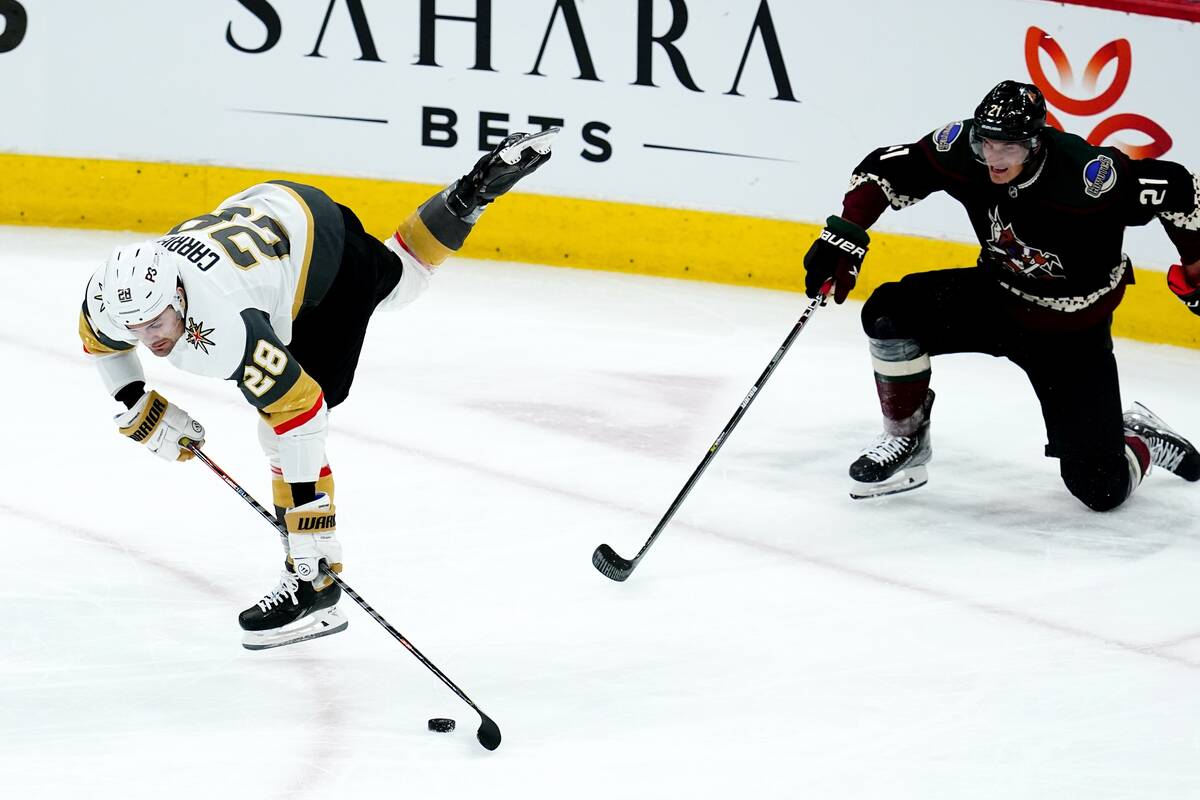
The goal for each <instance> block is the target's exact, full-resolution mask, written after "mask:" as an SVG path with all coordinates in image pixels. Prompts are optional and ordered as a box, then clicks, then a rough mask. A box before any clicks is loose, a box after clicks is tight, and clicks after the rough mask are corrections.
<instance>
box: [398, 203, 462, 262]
mask: <svg viewBox="0 0 1200 800" xmlns="http://www.w3.org/2000/svg"><path fill="white" fill-rule="evenodd" d="M396 233H397V234H398V235H399V236H400V240H401V241H402V242H403V243H404V246H405V247H406V248H407V249H408V251H409V252H410V253H412V254H413V255H414V256H416V257H417V258H418V259H420V260H421V262H422V263H424V264H428V265H429V266H431V267H436V266H437V265H438V264H441V263H442V262H443V261H445V260H446V257H447V256H449V255H451V254H452V253H453V252H454V251H453V250H451V249H450V248H449V247H447V246H446V245H444V244H442V243H441V242H439V241H438V239H437V237H436V236H434V235H433V233H432V232H430V230H429V228H428V227H427V226H426V225H425V221H424V220H422V219H421V214H420V212H419V211H414V212H413V213H411V214H409V215H408V219H406V220H404V221H403V222H401V223H400V226H399V227H398V228H396Z"/></svg>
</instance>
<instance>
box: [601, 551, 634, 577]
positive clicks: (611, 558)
mask: <svg viewBox="0 0 1200 800" xmlns="http://www.w3.org/2000/svg"><path fill="white" fill-rule="evenodd" d="M592 566H593V567H595V568H596V569H598V570H600V574H601V575H603V576H604V577H606V578H609V579H611V580H614V581H617V582H621V581H624V580H625V579H626V578H628V577H629V576H630V575H632V574H633V568H634V567H635V566H636V564H635V563H634V562H633V561H630V560H629V559H627V558H622V557H621V556H619V555H617V551H616V550H613V549H612V548H611V547H609V546H608V545H606V544H602V545H600V546H599V547H597V548H596V552H594V553H592Z"/></svg>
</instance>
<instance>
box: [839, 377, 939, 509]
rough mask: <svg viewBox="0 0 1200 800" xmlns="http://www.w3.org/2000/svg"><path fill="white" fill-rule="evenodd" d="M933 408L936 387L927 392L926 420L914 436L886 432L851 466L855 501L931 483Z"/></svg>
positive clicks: (924, 416)
mask: <svg viewBox="0 0 1200 800" xmlns="http://www.w3.org/2000/svg"><path fill="white" fill-rule="evenodd" d="M932 408H933V390H932V389H930V390H929V391H928V393H926V395H925V402H924V403H923V404H922V405H921V410H920V411H919V412H918V413H919V414H920V415H921V417H922V419H921V422H920V424H919V425H918V426H917V429H916V430H915V431H914V432H913V433H912V435H910V436H893V435H891V434H888V433H884V434H883V435H882V436H880V437H879V441H877V442H876V443H875V444H874V445H872V446H871V447H869V448H867V449H866V450H864V451H863V453H862V455H860V456H859V457H858V459H857V460H856V461H855V462H854V463H853V464H851V465H850V479H851V487H850V496H851V497H853V498H854V499H855V500H861V499H863V498H867V497H881V496H883V495H886V494H898V493H900V492H907V491H909V490H911V489H916V488H918V487H920V486H924V485H925V484H926V483H928V482H929V471H928V470H927V469H925V465H926V464H928V463H929V462H930V460H931V459H932V458H933V439H932V438H931V436H930V433H929V412H930V411H931V410H932Z"/></svg>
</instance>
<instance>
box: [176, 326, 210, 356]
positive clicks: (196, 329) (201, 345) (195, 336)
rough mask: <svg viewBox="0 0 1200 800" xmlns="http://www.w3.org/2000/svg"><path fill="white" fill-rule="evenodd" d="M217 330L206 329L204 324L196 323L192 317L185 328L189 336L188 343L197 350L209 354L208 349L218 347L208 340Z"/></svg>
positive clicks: (184, 330)
mask: <svg viewBox="0 0 1200 800" xmlns="http://www.w3.org/2000/svg"><path fill="white" fill-rule="evenodd" d="M214 330H216V329H215V328H206V327H204V323H203V322H196V321H195V320H194V319H192V318H191V317H188V320H187V325H185V326H184V328H183V332H184V333H185V334H186V335H187V343H188V344H190V345H191V346H192V347H194V348H196V349H197V350H200V351H203V352H204V353H205V354H207V353H208V348H210V347H216V342H214V341H213V340H212V339H210V338H208V335H209V334H210V333H212V332H213V331H214Z"/></svg>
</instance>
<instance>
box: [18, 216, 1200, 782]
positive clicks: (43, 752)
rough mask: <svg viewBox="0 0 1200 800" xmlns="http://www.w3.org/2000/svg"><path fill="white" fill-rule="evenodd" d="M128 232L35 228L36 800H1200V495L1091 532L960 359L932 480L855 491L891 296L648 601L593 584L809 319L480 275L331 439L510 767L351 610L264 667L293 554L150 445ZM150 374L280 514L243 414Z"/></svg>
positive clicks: (1168, 353) (21, 491) (24, 464)
mask: <svg viewBox="0 0 1200 800" xmlns="http://www.w3.org/2000/svg"><path fill="white" fill-rule="evenodd" d="M130 238H131V237H130V236H129V235H123V234H113V233H90V232H72V231H52V230H43V229H16V228H6V229H0V263H2V267H0V268H2V269H3V272H4V276H5V281H4V290H3V292H0V312H2V316H0V318H2V319H3V320H4V322H5V325H4V328H3V330H0V357H2V362H0V363H2V364H3V366H4V371H5V376H6V377H5V381H4V383H5V387H6V389H5V391H4V392H3V393H2V399H0V403H2V404H3V412H4V419H6V420H7V422H8V424H7V436H6V437H5V439H4V443H5V449H6V452H5V453H4V459H3V460H4V464H5V467H4V479H3V481H2V482H0V524H2V526H3V531H4V538H3V541H4V542H5V543H6V548H5V551H4V558H3V559H2V560H0V602H2V603H3V608H4V609H5V620H6V631H5V632H4V634H2V635H0V719H2V721H3V724H2V725H0V777H2V779H3V786H4V789H3V793H4V794H5V795H6V796H10V797H26V796H33V797H37V798H41V799H46V798H59V797H64V798H65V797H89V798H90V797H99V798H162V797H171V798H211V797H214V796H226V797H256V798H301V797H314V798H316V797H320V798H339V797H355V798H367V797H414V798H424V797H488V798H531V797H533V798H541V797H546V798H604V799H605V800H611V798H614V797H630V798H643V797H645V798H649V797H655V798H663V797H687V798H738V797H769V798H837V800H845V798H922V799H923V800H927V799H929V798H955V799H956V800H957V799H959V798H1004V799H1005V800H1011V798H1056V799H1059V798H1086V799H1087V800H1101V799H1102V798H1138V799H1139V800H1145V799H1146V798H1155V799H1156V800H1163V799H1165V798H1194V797H1198V796H1200V733H1198V728H1197V720H1200V581H1198V580H1197V576H1198V575H1200V542H1198V537H1197V533H1198V531H1197V522H1196V520H1197V513H1196V512H1197V509H1198V508H1200V486H1197V485H1195V484H1187V483H1185V482H1183V481H1181V480H1179V479H1177V478H1174V477H1173V476H1171V475H1169V474H1165V473H1163V472H1161V471H1158V472H1156V473H1155V474H1153V475H1151V476H1150V477H1149V478H1148V479H1147V481H1146V482H1145V483H1144V484H1143V486H1142V487H1141V489H1140V490H1139V491H1138V493H1137V494H1136V495H1135V496H1134V498H1133V499H1132V500H1131V501H1130V502H1129V503H1127V504H1126V505H1125V506H1123V507H1122V508H1121V509H1119V510H1117V511H1115V512H1112V513H1109V514H1095V513H1092V512H1089V511H1087V510H1086V509H1085V508H1084V507H1083V506H1082V505H1081V504H1079V503H1078V502H1077V501H1076V500H1074V499H1073V498H1072V497H1070V496H1069V495H1068V494H1067V492H1066V491H1065V489H1063V487H1062V486H1061V483H1060V482H1059V479H1058V476H1057V462H1054V461H1050V460H1048V459H1045V458H1043V457H1042V456H1041V447H1042V444H1043V441H1044V434H1043V431H1042V427H1041V419H1040V415H1039V412H1038V408H1037V404H1036V401H1035V399H1034V397H1033V394H1032V392H1031V391H1030V390H1029V389H1028V387H1027V386H1026V384H1025V382H1024V378H1023V376H1022V375H1021V373H1020V372H1019V371H1018V370H1017V369H1016V368H1015V367H1013V366H1011V365H1010V364H1008V363H1007V362H1003V361H999V360H995V359H991V358H988V357H985V356H950V357H942V358H939V359H937V360H935V362H934V385H935V387H936V388H937V390H938V406H937V409H936V413H935V416H934V444H935V450H936V456H935V460H934V462H933V464H932V465H931V468H930V473H931V479H930V483H929V485H928V486H926V487H925V488H923V489H920V490H918V491H916V492H912V493H909V494H905V495H900V496H896V497H893V498H887V499H881V500H875V501H859V502H854V501H851V500H850V499H849V498H848V496H847V492H846V489H847V487H846V482H845V481H846V479H845V470H846V466H847V464H848V463H849V461H850V460H852V458H853V457H854V456H855V455H856V453H857V451H858V450H859V449H860V448H861V447H862V446H864V445H866V444H868V443H870V441H871V440H872V438H873V437H874V436H875V434H876V433H877V431H878V427H879V424H878V419H877V415H878V411H877V406H876V401H875V397H874V389H873V386H872V381H871V370H870V365H869V360H868V357H867V354H866V348H865V346H864V341H863V337H862V334H861V332H860V330H859V328H858V321H857V310H858V307H857V306H855V305H854V304H850V305H848V306H845V307H833V306H831V307H829V308H827V309H822V310H821V311H819V312H818V313H817V315H816V316H815V317H814V318H813V320H812V322H811V323H810V324H809V326H808V328H807V329H806V330H805V331H804V332H803V333H802V334H801V337H800V338H799V339H798V340H797V342H796V344H795V346H794V347H793V349H792V351H791V353H790V354H789V355H788V356H787V357H786V358H785V359H784V361H783V363H782V364H781V365H780V367H779V369H778V370H777V372H776V373H775V375H774V377H773V378H772V380H771V382H770V384H768V386H767V388H766V389H765V391H764V392H762V393H761V394H760V395H759V397H758V398H757V400H756V401H755V404H754V406H753V407H752V408H751V409H750V411H749V413H748V414H747V415H746V417H745V418H744V419H743V421H742V423H741V425H740V426H739V427H738V429H737V430H736V431H735V433H734V434H733V436H732V437H731V438H730V440H729V441H728V443H727V444H726V445H725V447H724V449H723V450H722V452H721V453H720V455H719V456H718V457H717V459H716V460H715V461H714V463H713V466H712V467H711V469H710V470H709V471H708V473H707V474H706V475H705V476H704V477H703V478H702V479H701V481H700V483H699V484H698V486H697V488H696V490H695V491H694V492H693V493H692V495H691V497H690V498H689V499H688V500H687V502H686V503H685V504H684V506H683V508H682V510H681V511H680V513H679V515H678V517H677V519H676V521H675V522H674V523H672V525H671V526H670V527H669V528H668V529H667V530H666V532H665V533H664V534H663V536H662V538H661V539H660V540H659V541H658V543H657V544H656V545H655V547H654V549H653V550H652V551H651V552H650V554H649V555H648V556H647V558H646V560H645V561H644V562H643V564H642V565H641V566H640V567H639V569H638V571H637V572H636V573H635V575H634V576H633V577H632V578H631V579H630V581H629V582H628V583H626V584H616V583H612V582H610V581H608V580H606V579H605V578H603V577H602V576H600V575H599V573H597V572H596V571H595V570H594V569H593V568H592V566H591V564H590V556H591V553H592V550H593V549H594V548H595V546H596V545H597V544H599V543H600V542H608V543H610V544H612V545H613V546H614V547H615V548H616V549H617V551H618V552H620V553H622V554H623V555H626V556H630V555H632V554H633V553H635V552H636V551H637V549H638V547H640V545H641V544H642V542H643V541H644V540H645V538H646V536H647V535H648V534H649V533H650V531H651V529H652V528H653V526H654V524H655V523H656V522H657V521H658V519H659V518H660V516H661V515H662V513H663V512H664V511H665V509H666V507H667V506H668V505H669V503H670V501H671V499H672V498H674V496H675V494H676V493H677V492H678V491H679V489H680V487H682V485H683V483H684V481H685V480H686V478H687V476H688V475H689V474H690V473H691V471H692V469H693V468H694V467H695V465H696V464H697V463H698V462H699V460H700V458H701V457H702V456H703V454H704V452H705V450H706V449H707V447H708V446H709V444H710V443H711V442H712V440H713V439H714V438H715V437H716V435H717V433H718V432H719V431H720V430H721V428H722V426H723V425H724V424H725V422H726V421H727V420H728V419H729V416H730V415H731V414H732V413H733V410H734V409H735V408H736V407H737V404H738V403H739V402H740V401H741V400H742V398H743V396H744V395H745V393H746V391H747V390H748V389H749V388H750V386H751V385H752V384H753V382H754V380H755V379H756V378H757V377H758V375H759V373H760V372H761V371H762V369H763V367H764V366H765V365H766V363H767V361H768V360H769V359H770V357H771V355H772V354H773V353H774V351H775V348H777V347H778V346H779V344H780V342H781V341H782V340H783V338H784V336H785V335H786V334H787V332H788V330H789V329H790V328H791V326H792V324H794V322H795V320H796V318H797V317H798V316H799V313H800V312H801V310H802V309H803V306H804V302H805V301H804V299H803V298H802V297H800V296H798V295H794V294H786V293H778V292H768V291H760V290H751V289H739V288H731V287H723V286H714V285H705V284H699V283H691V282H677V281H669V280H660V279H650V278H643V277H638V276H628V275H615V274H604V273H591V272H585V271H575V270H565V269H551V268H544V267H537V266H526V265H510V264H497V263H472V262H466V261H458V262H451V263H449V264H448V265H447V266H445V267H444V268H442V269H441V270H440V271H439V273H438V275H437V276H436V279H435V282H434V285H433V288H432V289H431V290H430V292H429V293H428V294H427V295H426V296H424V297H422V298H421V300H420V301H419V302H418V303H417V304H415V305H414V306H412V307H410V308H409V309H407V310H405V311H402V312H400V313H398V314H393V315H381V316H378V317H377V318H376V319H375V320H374V321H373V323H372V330H371V332H370V335H369V338H368V342H367V346H366V349H365V352H364V355H363V360H362V364H361V365H360V368H359V371H358V377H357V379H356V382H355V386H354V391H353V393H352V395H351V398H350V400H349V401H348V402H347V403H346V404H345V405H343V406H341V407H339V408H338V409H336V410H335V412H334V414H333V423H332V424H333V433H332V435H331V438H330V440H329V455H330V459H331V463H332V465H333V467H334V470H335V474H336V477H337V481H338V507H339V510H340V514H339V516H340V518H341V519H340V523H341V524H340V538H341V539H342V541H343V543H344V545H345V551H346V572H345V573H344V575H345V577H346V579H347V580H348V581H350V583H351V584H352V585H353V586H354V587H355V588H356V589H358V591H360V592H361V593H362V594H363V595H364V596H365V597H366V599H367V600H368V601H369V602H370V603H372V604H373V605H374V606H375V607H376V608H377V609H379V611H380V612H382V613H383V614H384V616H386V617H387V618H388V619H389V620H390V621H391V622H392V623H393V624H394V625H395V626H396V627H397V628H398V629H399V630H400V631H402V632H403V633H404V634H405V635H406V636H408V637H409V638H410V639H411V640H412V641H413V643H415V644H416V646H417V647H419V648H420V649H421V650H422V651H423V652H424V653H425V654H426V655H427V656H428V657H429V658H430V659H431V660H432V661H433V662H434V663H435V664H437V665H438V666H439V667H440V668H441V669H442V670H443V671H445V672H446V674H447V675H449V676H450V678H451V679H452V680H454V681H455V682H456V683H458V685H459V686H461V687H462V688H463V690H464V691H466V693H467V694H468V695H470V696H471V698H472V699H473V700H474V701H475V702H476V703H478V704H479V706H480V707H481V708H483V709H484V710H485V711H486V712H487V713H488V714H489V715H490V716H492V717H493V718H494V719H495V720H496V722H497V723H498V724H499V725H500V728H501V729H502V731H503V733H504V743H503V745H502V746H501V748H500V749H499V750H498V751H496V752H494V753H488V752H486V751H485V750H483V749H482V748H481V747H480V746H479V745H478V744H477V743H476V742H475V740H474V730H475V727H476V726H477V724H478V719H477V718H476V717H475V715H474V714H473V713H472V712H471V711H470V709H469V708H467V707H466V706H465V705H463V704H462V703H461V701H459V700H458V699H457V698H456V697H454V695H453V694H452V693H450V692H449V691H448V690H447V689H446V688H445V687H444V686H443V685H442V684H441V683H440V682H439V681H438V680H437V679H436V678H435V677H434V676H433V675H431V674H430V673H429V672H428V671H426V670H425V669H424V668H423V667H422V666H421V665H420V664H419V663H418V662H417V661H416V660H415V659H414V658H413V657H412V656H411V655H410V654H409V653H408V652H407V651H405V650H404V649H403V648H401V647H400V646H399V645H398V644H397V643H396V642H394V641H393V640H392V639H391V638H389V637H388V636H387V635H386V633H384V631H383V630H382V629H380V628H379V627H378V626H377V625H376V624H375V623H374V622H373V621H372V620H371V619H370V618H368V617H367V616H366V615H365V614H363V613H361V612H360V611H359V610H358V609H357V608H355V607H353V606H352V605H350V604H349V602H348V601H345V602H346V613H347V616H348V617H350V620H351V624H350V628H349V630H348V631H347V632H346V633H343V634H339V635H337V636H333V637H329V638H326V639H321V640H317V641H314V642H309V643H306V644H302V645H297V646H294V647H288V648H282V649H280V650H271V651H264V652H257V653H252V652H248V651H246V650H243V649H242V647H241V646H240V644H239V633H240V632H239V630H238V627H237V624H236V619H235V617H236V615H237V612H238V611H239V610H241V609H242V608H244V607H245V606H247V605H249V604H250V603H251V602H253V601H255V600H257V599H258V597H259V596H261V595H262V594H263V593H264V592H266V591H267V590H268V589H270V588H271V587H272V586H273V585H274V582H275V578H276V574H277V570H278V566H279V560H280V550H279V544H278V541H277V539H276V537H275V535H274V533H273V532H272V531H271V530H270V529H269V528H268V527H267V526H266V525H265V524H264V523H263V522H262V521H261V520H260V519H259V518H258V517H257V516H256V515H255V514H254V513H253V512H252V511H250V510H249V509H248V508H247V507H246V506H245V505H244V504H243V503H242V501H241V500H239V499H238V498H237V496H236V495H234V493H233V492H231V491H230V490H229V489H228V488H227V487H226V486H224V485H223V484H222V483H221V482H220V481H219V480H218V479H217V478H215V477H214V476H213V475H212V474H210V473H209V472H208V471H207V470H206V469H205V468H204V467H203V466H202V465H200V464H198V463H196V462H192V463H188V464H182V465H172V464H164V463H163V462H160V461H159V460H158V459H155V458H153V457H151V456H150V455H148V454H146V453H144V452H141V451H139V449H138V448H136V447H134V446H133V445H131V444H130V443H129V442H127V441H124V440H122V439H121V438H120V437H118V436H117V435H115V432H114V430H113V428H112V425H111V423H110V420H109V414H111V413H113V412H115V411H116V410H117V409H116V408H115V405H114V404H113V403H111V402H110V401H109V400H108V399H107V398H106V396H105V394H104V390H103V388H102V387H101V385H100V382H99V380H98V378H97V377H96V376H95V375H94V374H93V371H92V368H91V367H90V366H89V365H88V364H87V363H86V362H85V361H84V358H83V356H82V354H81V353H80V346H79V342H78V339H77V337H76V333H75V329H76V320H77V315H78V311H79V307H80V303H81V301H82V297H83V290H84V285H85V282H86V280H87V277H88V275H89V274H90V272H91V271H92V269H94V267H95V266H96V265H97V264H98V263H99V261H100V260H101V259H103V258H104V257H105V256H106V255H107V253H108V251H109V250H110V248H111V247H112V246H113V245H114V244H116V243H119V242H122V241H126V240H128V239H130ZM133 238H136V237H133ZM800 255H801V253H800V251H799V250H797V258H796V262H797V269H799V268H800V267H799V261H800ZM868 268H869V265H868ZM1163 291H1166V289H1165V287H1164V288H1163ZM218 334H219V331H218V332H216V333H215V334H214V336H215V335H218ZM1117 350H1118V357H1119V359H1120V362H1121V368H1122V380H1123V388H1124V392H1125V399H1126V401H1130V400H1134V399H1138V400H1141V401H1143V402H1145V403H1146V404H1147V405H1148V406H1149V407H1150V408H1152V409H1153V410H1154V411H1155V412H1156V413H1158V414H1159V415H1160V416H1162V417H1164V418H1165V419H1166V420H1168V421H1170V422H1172V423H1173V424H1175V425H1176V426H1177V427H1178V428H1180V429H1181V430H1182V431H1183V432H1184V433H1185V434H1188V433H1190V434H1191V435H1192V436H1200V420H1198V419H1197V418H1196V409H1197V399H1196V398H1197V397H1200V353H1197V352H1194V351H1187V350H1181V349H1173V348H1168V347H1158V346H1150V345H1144V344H1137V343H1130V342H1125V341H1121V342H1119V343H1118V345H1117ZM143 361H144V363H145V364H146V368H147V373H148V375H149V377H150V383H151V385H153V386H154V387H156V388H158V389H159V390H160V391H162V392H163V393H164V394H165V395H166V396H167V397H168V398H169V399H171V400H172V401H174V402H177V403H179V404H180V405H182V406H183V407H184V408H186V409H187V410H188V411H190V412H191V413H192V414H193V415H195V416H196V417H197V418H198V419H199V420H200V421H202V422H203V423H204V424H205V425H206V426H207V428H208V431H209V444H208V446H207V452H208V453H209V455H210V456H212V457H213V458H214V459H215V460H216V461H217V463H218V464H220V465H221V466H223V467H224V468H225V469H226V470H228V471H229V472H230V473H231V474H232V475H233V476H234V477H235V478H236V479H238V480H240V481H241V482H242V483H243V484H244V485H245V486H246V487H247V488H248V489H250V490H251V491H252V492H253V493H255V494H256V495H257V496H258V497H259V498H260V499H261V500H263V501H267V500H269V497H270V494H269V476H268V473H267V470H266V468H265V464H264V460H263V458H262V456H261V455H260V453H259V452H258V445H257V441H256V438H255V435H254V425H255V422H256V417H255V414H254V413H253V412H252V411H251V409H250V408H249V407H248V406H247V405H246V403H245V401H244V400H243V399H242V398H241V396H240V394H239V393H238V392H237V391H236V390H235V389H234V388H233V386H232V385H230V384H226V383H222V382H218V381H212V380H206V379H201V378H195V377H193V376H189V375H186V374H184V373H181V372H178V371H176V370H174V369H173V368H171V367H170V366H169V365H167V364H165V362H159V361H156V360H155V359H154V358H153V357H152V356H150V355H149V354H148V353H145V352H144V351H143ZM434 716H449V717H454V718H455V719H457V720H458V723H459V724H458V728H457V730H456V731H455V732H454V733H453V734H450V735H435V734H431V733H429V732H428V731H427V730H426V720H427V719H428V718H430V717H434Z"/></svg>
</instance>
